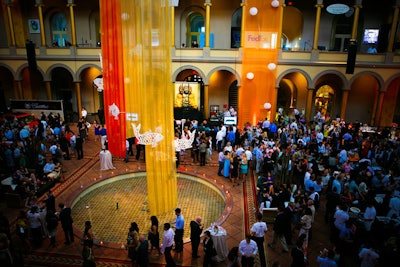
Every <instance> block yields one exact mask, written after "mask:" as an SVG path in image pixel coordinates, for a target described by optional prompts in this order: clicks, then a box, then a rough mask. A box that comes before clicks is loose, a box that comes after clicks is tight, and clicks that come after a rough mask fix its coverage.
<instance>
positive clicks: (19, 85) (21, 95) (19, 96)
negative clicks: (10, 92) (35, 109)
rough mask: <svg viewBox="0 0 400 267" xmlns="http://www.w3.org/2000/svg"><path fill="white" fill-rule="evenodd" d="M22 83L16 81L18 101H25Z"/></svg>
mask: <svg viewBox="0 0 400 267" xmlns="http://www.w3.org/2000/svg"><path fill="white" fill-rule="evenodd" d="M23 94H24V92H23V91H22V81H14V96H15V98H16V99H24V95H23Z"/></svg>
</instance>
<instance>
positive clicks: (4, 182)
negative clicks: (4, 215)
mask: <svg viewBox="0 0 400 267" xmlns="http://www.w3.org/2000/svg"><path fill="white" fill-rule="evenodd" d="M12 180H13V179H12V177H7V178H6V179H4V180H3V181H1V184H2V185H9V186H10V187H11V189H12V190H15V188H17V185H16V184H13V183H12Z"/></svg>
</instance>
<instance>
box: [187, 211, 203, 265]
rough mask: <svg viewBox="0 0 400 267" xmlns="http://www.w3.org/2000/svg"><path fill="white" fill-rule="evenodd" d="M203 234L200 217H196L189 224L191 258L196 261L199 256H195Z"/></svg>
mask: <svg viewBox="0 0 400 267" xmlns="http://www.w3.org/2000/svg"><path fill="white" fill-rule="evenodd" d="M202 232H203V225H202V224H201V217H200V216H198V217H197V218H196V220H194V221H191V222H190V241H191V242H192V258H194V259H197V258H200V256H199V255H198V254H197V253H198V249H199V245H200V235H201V233H202Z"/></svg>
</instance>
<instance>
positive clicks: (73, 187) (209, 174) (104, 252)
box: [5, 134, 331, 267]
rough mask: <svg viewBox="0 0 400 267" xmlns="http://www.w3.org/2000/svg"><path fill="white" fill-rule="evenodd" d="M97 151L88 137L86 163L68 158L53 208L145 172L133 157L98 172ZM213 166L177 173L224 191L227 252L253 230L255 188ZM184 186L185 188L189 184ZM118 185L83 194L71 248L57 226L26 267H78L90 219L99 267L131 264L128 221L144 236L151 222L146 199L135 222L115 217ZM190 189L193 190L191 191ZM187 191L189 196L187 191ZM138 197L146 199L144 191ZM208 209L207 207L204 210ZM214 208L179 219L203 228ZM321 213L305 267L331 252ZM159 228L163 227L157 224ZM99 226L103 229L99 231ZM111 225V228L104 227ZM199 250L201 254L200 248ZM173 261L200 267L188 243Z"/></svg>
mask: <svg viewBox="0 0 400 267" xmlns="http://www.w3.org/2000/svg"><path fill="white" fill-rule="evenodd" d="M99 151H100V142H99V141H97V142H95V141H94V137H93V135H92V134H91V135H90V136H89V140H87V141H86V142H85V144H84V153H85V156H84V159H82V160H77V159H76V158H72V159H71V160H69V161H64V166H65V169H66V170H67V172H66V173H65V174H64V176H65V180H64V181H63V182H62V183H60V184H57V185H56V186H55V187H54V188H53V192H54V194H55V196H56V202H57V203H56V204H58V203H59V202H64V203H66V205H67V206H69V205H71V204H72V203H73V201H74V200H75V199H76V198H77V197H78V196H79V194H80V193H81V192H82V191H84V190H85V189H86V188H88V187H89V186H91V185H93V184H95V183H98V182H99V181H100V180H105V179H107V178H109V177H113V176H116V175H125V174H127V173H132V172H138V171H143V170H145V168H146V165H145V162H144V161H143V160H142V159H141V160H139V161H136V160H135V159H134V157H131V158H130V161H129V162H128V163H125V162H124V161H123V160H122V159H117V158H114V165H115V167H116V169H115V170H108V171H100V167H99V156H98V153H99ZM216 163H217V153H216V152H214V153H213V155H212V162H211V163H210V164H208V165H207V166H204V167H201V166H199V165H197V164H194V165H193V164H192V163H191V160H190V158H189V157H185V158H184V161H183V162H182V165H181V168H180V169H179V172H180V173H183V174H191V175H193V176H197V177H199V179H206V180H208V181H209V182H211V183H214V184H216V185H217V186H218V187H219V188H220V189H221V190H223V191H224V192H228V197H229V200H228V201H227V203H228V207H229V208H228V209H225V210H223V215H221V216H220V217H219V220H221V221H223V223H222V225H221V226H222V227H224V228H225V229H226V231H227V236H226V241H227V245H228V248H229V249H230V248H232V247H234V246H238V245H239V242H240V241H241V240H242V239H243V238H244V235H245V232H248V231H249V228H250V227H251V225H252V224H253V223H254V222H255V215H254V210H255V183H252V182H251V176H250V175H249V177H247V181H246V183H244V184H242V185H240V186H235V187H232V184H231V183H230V182H229V181H227V180H226V179H225V178H223V177H220V176H217V168H218V167H217V164H216ZM184 182H185V183H187V181H184ZM142 185H143V181H142V182H141V185H140V186H137V185H135V184H130V185H128V187H130V189H132V188H135V187H136V189H138V190H139V189H140V188H143V187H142ZM118 186H121V188H123V189H120V188H117V186H116V185H115V184H114V185H111V186H108V187H107V186H106V187H104V188H103V189H100V196H97V197H93V196H91V195H86V197H88V198H87V199H90V197H92V199H91V200H89V201H90V204H89V208H88V209H86V205H85V207H83V206H82V203H84V202H86V200H85V199H83V200H82V201H83V202H81V203H80V204H79V202H78V204H75V205H76V210H75V209H74V211H73V212H74V217H75V228H76V229H75V234H76V235H77V238H76V240H75V242H74V243H73V244H72V245H69V246H64V245H63V242H64V237H63V232H62V229H61V227H59V229H58V230H59V231H58V235H57V241H58V246H57V247H56V248H50V247H48V242H49V241H48V240H46V241H45V243H44V245H43V246H42V247H41V248H40V249H36V250H35V251H33V252H32V253H31V254H30V255H29V256H28V257H27V258H26V259H25V266H81V260H80V255H81V249H82V247H81V245H80V243H79V241H78V240H79V237H80V236H81V231H82V229H83V222H84V221H85V220H88V219H91V220H92V221H99V223H98V224H97V225H96V223H95V222H94V223H93V225H94V230H95V232H96V236H102V238H100V239H103V238H104V240H100V239H98V241H99V242H100V241H103V243H102V244H98V245H97V246H95V248H94V253H95V256H96V259H97V266H130V265H131V263H130V261H129V258H128V257H127V251H126V250H124V249H122V245H123V243H124V240H125V236H126V233H125V231H126V229H127V228H129V224H130V222H131V221H140V224H139V225H140V229H141V232H142V233H145V232H147V227H148V225H149V224H150V221H149V220H148V218H149V213H148V212H147V210H146V203H145V200H138V201H139V203H138V205H137V206H139V212H142V214H141V215H138V217H136V218H134V216H135V215H133V214H134V213H133V211H132V210H133V208H132V209H131V208H129V209H126V210H125V211H126V212H127V214H125V215H126V216H125V217H121V218H120V217H117V216H116V215H115V213H116V212H121V211H123V209H124V208H125V207H124V206H125V202H124V201H125V200H124V198H125V196H123V195H121V196H118V197H113V195H114V193H115V192H116V191H118V192H121V191H122V192H123V194H125V193H126V197H127V196H128V195H130V194H128V192H126V190H127V185H118ZM178 186H182V188H189V187H187V186H188V185H187V184H186V185H183V184H181V182H179V183H178ZM195 186H196V185H195ZM101 190H104V191H103V192H105V191H109V192H108V194H109V195H108V196H109V197H108V198H107V197H104V196H103V195H101V194H102V193H101V192H102V191H101ZM140 190H142V189H140ZM189 190H196V189H193V188H192V189H189ZM129 191H130V190H129ZM142 191H143V190H142ZM189 192H190V193H191V191H189ZM142 193H143V194H145V192H142ZM199 197H203V198H202V200H203V201H204V202H205V203H208V204H210V205H214V204H215V203H214V201H212V200H210V196H209V195H208V196H206V195H204V196H199ZM116 198H118V202H119V201H121V204H120V205H121V206H120V207H119V210H118V211H116V206H115V203H116ZM101 202H102V203H103V204H104V205H106V206H107V205H108V206H109V207H107V208H104V206H103V208H101V207H97V205H98V203H101ZM211 202H212V203H211ZM105 203H106V204H105ZM78 205H81V206H78ZM126 205H128V204H126ZM217 206H218V207H217ZM206 207H208V206H207V205H206ZM208 208H210V207H208ZM225 208H226V207H225ZM321 208H323V205H321ZM91 209H96V210H97V209H99V210H102V209H106V210H102V212H101V215H102V216H103V221H102V222H101V223H100V221H101V218H95V217H94V214H89V210H91ZM210 209H211V208H210ZM212 209H213V212H212V214H211V215H207V214H204V213H205V211H201V210H200V209H197V208H196V205H194V204H193V206H191V203H189V204H188V206H187V207H185V208H184V209H183V215H184V216H185V219H186V224H185V225H189V222H190V220H192V219H194V218H195V217H196V216H197V215H201V216H202V217H204V218H206V219H205V224H206V225H207V224H210V222H211V221H213V220H214V219H213V218H214V217H213V216H215V212H214V209H215V210H217V211H216V213H219V210H220V209H221V207H219V205H216V206H215V207H212ZM128 210H129V211H128ZM322 212H323V210H322V209H321V210H320V211H319V213H321V214H317V217H316V218H317V220H316V222H315V224H314V227H313V229H314V230H313V240H312V242H310V249H309V251H310V265H309V266H317V264H316V262H315V257H316V256H317V254H318V253H319V251H320V250H321V249H322V248H324V247H331V245H330V243H329V239H328V236H329V228H328V226H327V225H326V224H325V222H324V221H323V218H322ZM5 213H6V214H7V215H9V217H10V221H11V222H13V221H14V220H15V216H16V213H17V211H16V210H12V209H8V208H5ZM121 213H122V212H121ZM171 213H172V215H171V214H169V215H166V217H162V216H163V215H160V218H163V220H167V221H168V220H173V219H174V218H173V217H174V214H173V212H171ZM201 213H203V214H201ZM91 216H92V217H91ZM130 216H132V217H130ZM168 216H172V217H168ZM222 216H224V217H222ZM139 217H140V219H139ZM160 223H161V224H162V223H163V221H161V219H160ZM100 225H102V226H103V227H105V228H101V227H100ZM111 225H114V226H112V227H107V226H111ZM113 227H116V228H118V229H122V232H121V233H122V234H119V233H116V230H115V229H114V228H113ZM186 228H188V227H186ZM268 228H269V231H268V233H267V235H266V242H270V241H271V240H272V234H273V230H272V225H268ZM142 229H143V231H142ZM187 230H188V229H187ZM118 231H119V230H118ZM102 232H104V233H102ZM185 235H188V232H186V233H185ZM296 235H297V233H295V234H294V236H296ZM113 238H115V239H113ZM187 241H188V240H187ZM199 250H200V251H201V246H200V248H199ZM200 255H202V252H200ZM266 255H267V263H268V266H272V263H273V262H275V261H279V262H280V263H281V266H283V267H284V266H290V263H291V257H290V254H283V253H281V252H280V250H278V249H277V250H276V251H274V250H271V249H269V248H266ZM173 257H174V259H175V261H176V263H177V264H178V265H181V266H202V258H199V259H192V258H191V244H190V242H187V243H185V245H184V251H183V253H178V254H175V255H173ZM150 262H151V264H150V265H151V266H160V264H163V263H164V262H165V261H164V258H163V257H162V256H156V255H155V251H153V252H152V254H151V255H150ZM226 264H227V263H226V262H220V263H219V264H218V266H226Z"/></svg>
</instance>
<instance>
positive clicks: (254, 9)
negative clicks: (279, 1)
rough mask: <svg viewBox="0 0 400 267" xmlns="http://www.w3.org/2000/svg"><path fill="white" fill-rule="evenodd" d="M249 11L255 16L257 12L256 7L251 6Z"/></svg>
mask: <svg viewBox="0 0 400 267" xmlns="http://www.w3.org/2000/svg"><path fill="white" fill-rule="evenodd" d="M249 12H250V15H252V16H255V15H257V13H258V9H257V8H256V7H252V8H250V10H249Z"/></svg>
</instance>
